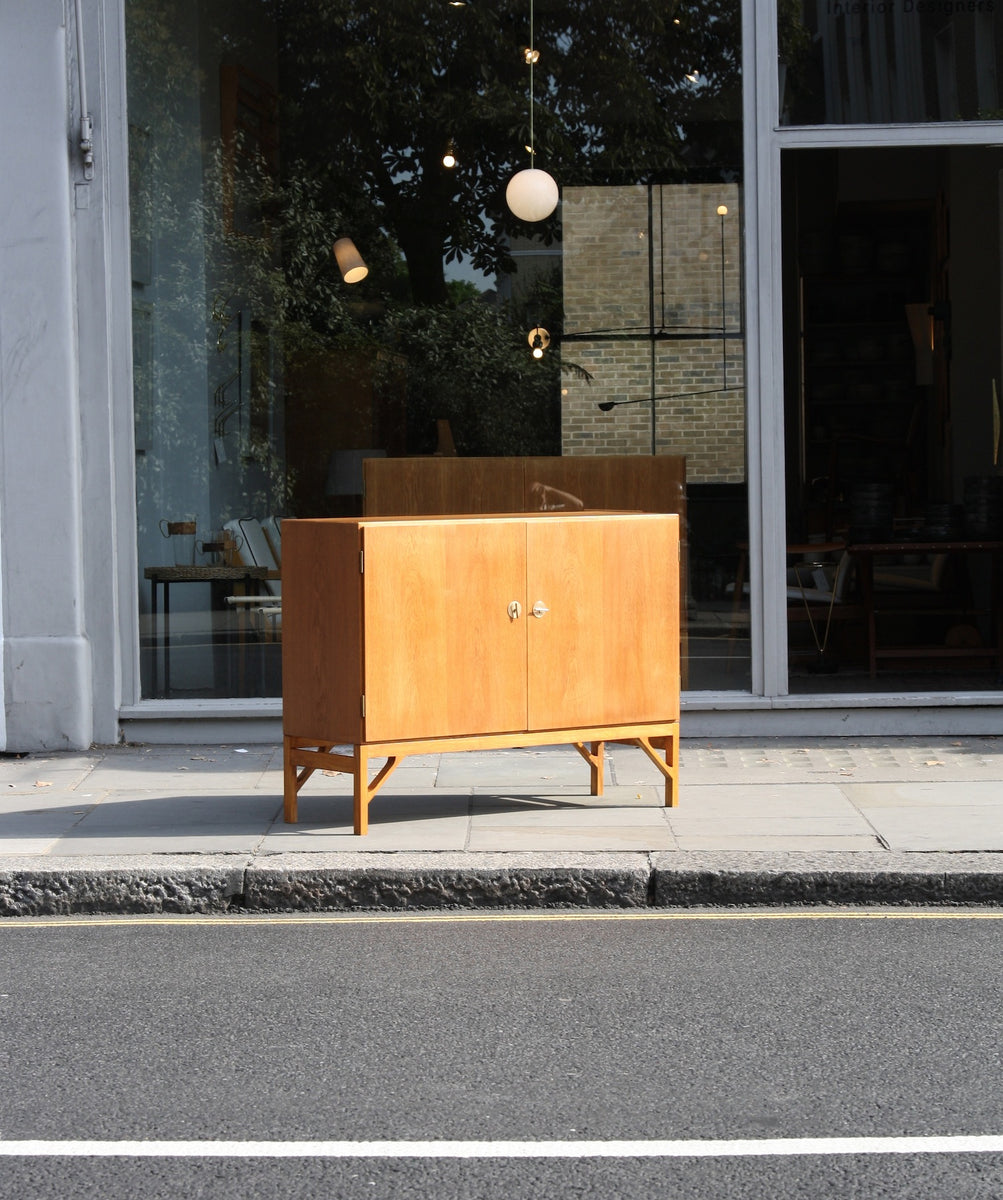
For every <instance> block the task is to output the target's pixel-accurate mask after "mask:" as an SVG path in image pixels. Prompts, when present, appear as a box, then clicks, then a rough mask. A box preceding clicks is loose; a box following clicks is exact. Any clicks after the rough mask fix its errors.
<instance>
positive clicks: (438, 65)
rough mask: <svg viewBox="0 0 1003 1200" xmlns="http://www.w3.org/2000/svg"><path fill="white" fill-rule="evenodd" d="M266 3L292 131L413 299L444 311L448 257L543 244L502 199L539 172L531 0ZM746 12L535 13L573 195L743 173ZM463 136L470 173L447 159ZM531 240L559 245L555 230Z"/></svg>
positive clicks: (550, 159)
mask: <svg viewBox="0 0 1003 1200" xmlns="http://www.w3.org/2000/svg"><path fill="white" fill-rule="evenodd" d="M267 2H268V3H269V5H270V11H271V12H273V14H274V16H275V20H276V25H277V28H278V31H279V38H280V50H281V53H282V56H283V62H284V64H285V68H286V69H285V72H284V77H283V92H284V97H285V99H286V101H287V102H288V105H289V107H288V111H287V118H286V120H287V127H286V130H285V134H284V136H291V137H292V138H293V140H294V143H295V145H296V147H297V151H298V152H299V153H301V154H302V153H304V151H305V148H306V147H310V149H311V152H312V153H313V152H316V153H318V154H319V157H320V159H321V160H323V161H325V162H327V163H329V164H330V165H331V177H330V178H331V185H332V186H333V187H335V188H337V189H338V190H339V192H340V193H341V194H342V196H344V198H345V199H344V203H343V205H342V206H343V207H345V208H346V209H348V210H350V211H352V212H353V214H354V215H357V216H358V218H359V220H360V221H368V222H369V223H370V224H372V223H375V224H377V225H379V226H380V227H382V228H383V229H384V230H386V231H387V232H388V233H389V234H390V236H391V237H392V238H393V239H394V241H395V242H396V243H397V245H399V246H400V248H401V250H402V252H403V254H404V256H405V259H406V261H407V266H408V273H409V277H410V283H411V289H412V294H413V298H414V300H415V301H416V302H419V303H441V302H444V301H445V300H446V298H447V296H446V290H445V283H444V279H443V262H444V261H446V262H451V261H454V260H456V259H459V258H462V257H465V256H469V257H470V258H471V259H472V261H473V265H474V266H475V267H477V268H478V269H481V270H485V271H488V272H491V271H494V270H496V269H498V268H499V267H503V268H506V267H508V268H510V267H511V262H510V260H509V259H508V258H507V243H506V237H507V235H508V234H510V233H512V232H521V233H523V234H525V233H526V232H528V231H529V227H527V226H525V225H521V223H520V222H518V221H516V220H515V218H513V217H511V215H510V214H508V213H507V210H506V209H505V206H504V202H503V193H504V188H505V184H506V183H507V181H508V179H509V178H510V176H511V175H512V173H513V172H514V171H515V170H517V169H519V168H521V167H525V166H528V165H529V157H528V155H527V153H526V151H525V150H524V146H525V143H526V142H527V141H528V139H529V106H528V74H527V68H526V66H525V63H524V61H523V57H522V55H521V53H520V48H521V47H523V46H525V44H526V39H527V37H528V6H527V4H526V2H525V0H500V2H497V3H493V4H491V5H482V4H468V5H465V6H462V7H452V6H450V5H445V4H434V5H433V4H428V3H427V0H395V2H394V3H393V4H359V3H354V2H353V0H267ZM739 8H740V6H739V3H738V0H704V2H702V3H700V4H696V5H687V6H683V5H679V4H675V3H671V2H669V3H653V2H652V0H621V2H620V3H618V4H616V5H610V4H609V3H608V0H565V2H563V3H562V2H558V0H537V4H536V36H535V41H536V43H537V46H536V48H538V49H539V50H540V60H539V62H538V63H537V64H536V66H535V68H534V72H535V83H534V93H535V96H536V101H537V103H536V109H535V113H536V117H535V134H536V151H537V155H536V159H535V160H534V161H535V163H536V165H538V166H542V167H545V168H546V169H547V170H548V171H550V172H551V173H552V174H554V175H555V176H556V177H557V179H558V180H559V182H561V183H562V184H572V183H576V184H586V183H589V184H600V183H604V182H611V183H624V182H634V181H636V180H638V179H649V178H652V179H653V178H657V179H659V180H661V181H663V182H665V181H678V182H682V181H687V182H700V181H705V180H707V179H720V178H723V177H731V178H733V177H734V176H735V175H736V173H737V172H738V169H739V164H740V162H741V142H740V125H739V118H740V112H741V105H740V77H739V51H740V12H739ZM687 76H691V77H695V79H696V82H693V79H692V78H687ZM450 138H452V139H453V141H454V143H455V145H456V148H457V154H458V156H459V160H460V166H459V167H458V168H456V169H454V170H448V169H446V168H444V167H443V166H442V162H441V159H442V153H443V149H444V147H445V145H446V143H447V141H448V140H449V139H450ZM349 197H351V198H352V199H351V200H350V199H349ZM485 217H487V218H488V220H487V222H486V221H485V219H484V218H485ZM532 228H533V231H534V232H537V233H542V235H543V236H544V237H545V238H548V239H552V238H553V237H554V236H555V231H556V220H555V219H552V220H551V221H549V222H547V223H546V227H545V228H542V229H541V228H540V227H539V226H534V227H532Z"/></svg>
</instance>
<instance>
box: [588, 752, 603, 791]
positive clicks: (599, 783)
mask: <svg viewBox="0 0 1003 1200" xmlns="http://www.w3.org/2000/svg"><path fill="white" fill-rule="evenodd" d="M605 752H606V743H605V742H593V743H592V757H591V758H590V759H589V774H590V776H591V779H590V783H591V785H592V795H593V796H601V795H602V788H603V761H604V758H605Z"/></svg>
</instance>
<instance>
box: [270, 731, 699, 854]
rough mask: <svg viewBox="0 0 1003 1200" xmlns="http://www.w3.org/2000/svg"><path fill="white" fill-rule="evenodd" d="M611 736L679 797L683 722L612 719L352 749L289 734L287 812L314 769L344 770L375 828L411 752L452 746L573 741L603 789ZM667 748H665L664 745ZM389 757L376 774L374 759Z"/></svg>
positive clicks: (668, 798)
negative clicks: (388, 788)
mask: <svg viewBox="0 0 1003 1200" xmlns="http://www.w3.org/2000/svg"><path fill="white" fill-rule="evenodd" d="M607 742H622V743H626V744H629V745H634V746H639V747H640V748H641V749H642V750H643V751H644V752H645V754H647V756H648V757H649V758H650V759H651V761H652V762H653V763H654V764H655V766H657V767H658V769H659V771H661V773H662V775H663V776H664V778H665V806H666V807H667V808H675V807H676V805H677V804H678V803H679V778H678V774H679V722H678V721H662V722H649V723H645V724H643V725H610V726H597V727H591V728H587V729H548V730H540V731H535V732H533V733H508V734H505V733H499V734H490V735H483V736H470V737H440V738H417V739H413V740H410V741H399V742H364V743H361V744H358V745H354V746H349V747H347V749H348V750H349V753H344V752H343V751H342V750H341V749H336V747H335V743H333V742H318V741H317V740H316V739H311V738H303V737H296V736H295V735H292V734H286V735H285V737H284V738H283V791H284V815H285V820H286V822H287V823H288V824H290V825H295V824H296V821H297V818H298V797H299V791H300V788H301V787H302V786H303V785H304V783H306V781H307V780H308V779H309V778H310V776H311V775H312V774H313V773H314V771H338V772H344V773H345V774H347V775H351V776H352V780H353V789H352V792H353V797H354V802H355V804H354V808H355V832H356V834H358V835H360V836H361V835H362V834H365V833H367V832H368V831H369V802H370V800H372V798H373V797H374V796H375V795H376V793H377V792H378V791H379V790H380V788H381V787H382V786H383V784H384V783H386V781H387V780H388V779H389V778H390V776H391V775H392V774H393V773H394V771H395V770H396V769H397V767H398V766H399V765H400V764H401V762H402V761H403V760H404V759H405V758H406V757H407V756H408V755H409V754H440V753H443V752H445V751H451V750H499V749H510V748H513V747H522V746H558V745H566V744H568V743H570V744H571V745H573V746H574V747H575V749H576V750H577V751H578V753H579V754H580V755H581V756H582V758H584V759H585V761H586V762H587V763H588V764H589V774H590V780H589V788H590V794H591V795H593V796H601V795H602V793H603V758H604V750H605V744H606V743H607ZM659 750H661V751H662V754H659V753H658V751H659ZM374 758H383V759H385V760H386V761H385V762H384V764H383V766H382V767H381V768H380V770H379V771H378V772H377V773H376V775H375V776H374V777H373V779H370V778H369V763H370V759H374Z"/></svg>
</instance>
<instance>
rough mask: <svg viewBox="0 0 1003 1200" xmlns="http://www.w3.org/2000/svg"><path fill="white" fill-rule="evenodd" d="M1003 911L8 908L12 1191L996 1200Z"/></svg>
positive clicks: (1002, 1087)
mask: <svg viewBox="0 0 1003 1200" xmlns="http://www.w3.org/2000/svg"><path fill="white" fill-rule="evenodd" d="M1001 917H1003V914H1000V913H993V914H978V913H952V914H946V915H931V914H929V913H917V914H906V913H902V912H896V913H894V914H890V915H884V914H874V913H872V914H869V915H865V916H853V915H848V914H844V913H833V912H827V913H815V914H795V913H789V912H779V911H777V910H771V911H770V912H769V913H763V914H749V913H745V912H743V913H738V912H733V913H714V914H706V915H697V914H694V913H692V912H687V913H679V914H674V913H650V912H649V913H646V914H644V915H643V916H636V915H629V914H623V913H618V914H602V915H599V914H573V915H572V914H568V915H567V916H566V917H565V918H564V919H561V918H559V917H556V916H553V915H551V916H549V917H545V918H542V919H541V917H539V916H537V917H533V918H527V917H526V916H511V917H508V916H501V915H499V914H490V915H488V914H484V915H476V914H475V915H473V916H471V915H463V916H450V915H448V914H436V915H430V916H428V917H426V918H418V919H416V918H414V917H411V918H407V917H391V918H386V919H373V918H367V917H344V916H340V917H331V918H324V917H319V918H312V919H309V920H303V919H299V920H296V919H288V918H273V919H266V918H240V917H230V918H225V919H222V920H218V921H208V920H198V919H196V920H191V919H189V920H182V919H178V920H171V919H167V918H159V919H156V920H141V919H137V920H125V919H118V920H115V919H111V920H107V921H104V922H102V921H95V920H88V919H82V920H81V921H79V922H71V923H59V922H54V921H49V922H42V921H39V922H25V921H7V922H0V1073H2V1079H0V1083H2V1092H0V1195H2V1196H4V1197H8V1196H9V1197H18V1198H19V1200H20V1198H22V1197H24V1198H31V1200H42V1198H45V1200H48V1198H49V1197H52V1198H56V1197H58V1198H59V1200H75V1198H76V1197H85V1196H87V1197H91V1196H100V1197H102V1200H111V1198H115V1197H120V1196H121V1197H130V1198H133V1197H143V1198H144V1200H145V1198H148V1200H154V1198H158V1197H168V1196H169V1197H171V1198H172V1200H177V1197H185V1198H188V1197H202V1196H206V1197H227V1198H229V1197H234V1198H237V1197H239V1198H240V1200H255V1198H258V1197H260V1198H265V1197H283V1198H285V1197H298V1196H304V1197H323V1198H325V1200H329V1198H336V1197H353V1198H354V1197H368V1198H371V1200H372V1198H383V1197H394V1198H395V1200H408V1198H410V1197H422V1198H425V1197H435V1198H436V1200H449V1198H451V1197H458V1198H463V1200H471V1198H478V1197H504V1198H505V1200H522V1198H523V1197H525V1198H526V1200H529V1198H530V1197H532V1198H533V1200H541V1198H548V1200H549V1198H551V1197H555V1198H557V1197H561V1198H563V1197H581V1196H595V1197H620V1196H625V1197H627V1196H629V1197H631V1198H632V1200H640V1198H644V1197H649V1196H651V1197H655V1196H657V1197H687V1198H689V1197H708V1198H717V1197H726V1198H727V1200H742V1198H744V1197H750V1198H751V1197H756V1198H757V1200H759V1198H761V1197H763V1196H770V1197H771V1200H783V1198H786V1197H799V1198H800V1197H805V1196H811V1197H830V1196H831V1197H858V1196H859V1197H862V1198H864V1197H866V1198H867V1200H875V1198H877V1197H881V1198H885V1197H900V1196H901V1197H910V1200H912V1198H915V1197H923V1200H937V1198H939V1197H944V1198H945V1200H948V1198H949V1200H962V1198H966V1197H986V1198H987V1200H988V1198H990V1197H991V1198H992V1200H998V1198H999V1197H1000V1196H1001V1195H1003V1139H1001V1136H1000V1135H1003V1071H1001V1047H1003V1004H1001V991H1003V984H1001V979H1003V919H1000V918H1001ZM960 1135H968V1136H993V1137H995V1138H996V1139H997V1141H996V1143H995V1149H994V1150H993V1151H992V1152H988V1153H985V1152H971V1153H958V1152H955V1151H954V1150H953V1148H952V1147H953V1143H949V1144H948V1146H947V1147H946V1148H945V1147H943V1146H940V1145H939V1144H937V1143H933V1142H924V1143H923V1144H922V1147H921V1148H922V1152H917V1150H916V1148H915V1147H914V1148H913V1149H912V1150H910V1151H909V1152H888V1149H887V1147H886V1148H885V1150H884V1152H881V1153H873V1152H872V1151H873V1149H874V1147H873V1145H872V1144H870V1143H866V1142H862V1143H856V1142H854V1143H853V1144H852V1146H853V1148H854V1152H852V1153H840V1154H835V1153H828V1152H827V1153H817V1152H813V1151H812V1149H811V1147H809V1146H807V1145H806V1144H805V1143H803V1142H800V1141H797V1142H793V1143H792V1142H789V1141H786V1139H806V1138H854V1139H856V1138H864V1139H867V1138H875V1137H889V1138H895V1139H901V1138H903V1137H921V1138H925V1139H930V1138H938V1137H957V1136H960ZM68 1139H82V1140H84V1141H85V1142H87V1143H88V1145H87V1146H85V1147H83V1150H84V1151H85V1154H86V1156H85V1157H71V1156H68V1155H67V1154H66V1150H67V1147H66V1145H65V1142H66V1141H67V1140H68ZM402 1139H403V1140H408V1141H409V1142H417V1143H421V1144H425V1143H432V1144H431V1145H427V1144H426V1145H424V1148H423V1151H422V1152H423V1153H427V1154H428V1155H429V1157H423V1158H416V1157H411V1156H409V1155H402V1154H401V1153H400V1152H399V1148H394V1147H388V1146H387V1145H386V1143H387V1142H388V1141H397V1140H402ZM620 1139H630V1140H635V1141H640V1142H643V1143H644V1147H645V1150H644V1151H643V1152H644V1153H650V1154H651V1155H652V1156H651V1157H638V1156H637V1155H636V1154H629V1153H620V1152H619V1151H617V1150H616V1148H615V1147H614V1148H613V1150H614V1152H615V1154H616V1156H614V1157H599V1156H598V1155H600V1154H602V1153H603V1152H604V1148H605V1151H606V1152H608V1151H609V1150H610V1146H609V1143H610V1141H611V1140H620ZM683 1139H687V1140H688V1139H696V1140H698V1141H699V1142H700V1143H701V1145H702V1146H703V1148H704V1149H705V1150H706V1151H707V1152H708V1153H707V1156H706V1157H697V1156H696V1155H695V1154H694V1153H693V1151H692V1147H691V1148H690V1149H689V1150H688V1151H687V1148H686V1147H683V1148H680V1147H678V1146H676V1145H673V1144H672V1143H675V1142H678V1141H679V1140H683ZM717 1139H724V1140H734V1139H746V1140H752V1141H753V1142H754V1143H755V1144H756V1146H758V1147H759V1148H760V1149H762V1148H763V1143H764V1140H768V1141H770V1142H771V1143H772V1144H773V1145H774V1147H776V1143H773V1139H785V1141H784V1142H783V1143H781V1145H780V1148H782V1149H783V1150H784V1151H785V1152H784V1153H778V1152H775V1151H774V1152H771V1153H768V1154H757V1155H750V1154H749V1153H748V1152H747V1150H748V1148H747V1147H745V1148H743V1147H738V1148H735V1147H732V1148H731V1149H730V1150H729V1149H728V1148H727V1147H725V1148H721V1147H714V1146H709V1147H708V1146H707V1143H708V1142H711V1141H714V1140H717ZM151 1140H152V1141H156V1142H163V1141H168V1140H169V1141H184V1142H190V1141H192V1140H194V1141H199V1142H211V1143H213V1145H211V1146H206V1147H204V1149H205V1150H206V1151H208V1153H202V1149H203V1148H202V1147H196V1148H195V1156H194V1157H178V1148H177V1147H174V1148H173V1149H172V1148H164V1147H159V1148H158V1147H153V1149H154V1150H156V1151H157V1153H156V1154H155V1155H154V1156H151V1157H138V1156H137V1154H138V1153H139V1151H141V1150H142V1149H143V1148H144V1147H142V1146H136V1145H134V1144H133V1143H148V1142H150V1141H151ZM304 1140H307V1141H317V1142H323V1143H325V1146H322V1147H307V1148H306V1149H307V1151H308V1153H307V1154H306V1155H305V1156H303V1157H276V1155H278V1154H287V1153H290V1152H291V1151H295V1150H296V1149H297V1144H298V1143H302V1142H303V1141H304ZM221 1141H227V1142H234V1141H236V1142H239V1143H241V1144H242V1145H241V1147H239V1148H237V1149H236V1151H235V1148H234V1147H232V1146H231V1147H224V1146H221V1145H219V1143H220V1142H221ZM360 1141H365V1142H375V1143H377V1145H376V1146H374V1147H372V1146H371V1147H369V1148H368V1152H367V1154H366V1155H360V1154H356V1153H355V1150H356V1149H357V1147H355V1146H348V1147H346V1146H345V1145H344V1143H346V1142H347V1143H357V1142H360ZM544 1141H555V1142H558V1143H560V1144H561V1145H562V1146H564V1144H565V1143H568V1142H574V1143H587V1145H585V1146H584V1147H578V1148H577V1149H575V1150H574V1153H573V1154H572V1156H571V1157H567V1158H551V1157H542V1156H540V1155H538V1154H533V1148H532V1147H528V1148H527V1147H526V1145H525V1144H526V1143H527V1142H534V1143H540V1142H544ZM11 1142H31V1143H32V1145H31V1147H30V1149H31V1151H32V1153H27V1150H28V1149H29V1147H26V1146H25V1147H18V1148H17V1149H18V1151H19V1152H18V1153H17V1154H10V1153H8V1152H7V1150H8V1149H9V1148H10V1145H9V1144H10V1143H11ZM96 1142H112V1143H114V1145H112V1146H110V1147H109V1146H97V1145H95V1144H94V1143H96ZM261 1142H267V1143H269V1144H270V1145H269V1146H267V1147H262V1146H260V1145H259V1143H261ZM456 1142H461V1143H466V1142H478V1143H483V1142H488V1143H491V1144H492V1145H491V1146H490V1147H488V1148H487V1149H485V1148H484V1147H483V1146H482V1147H480V1149H479V1152H478V1147H465V1146H459V1147H457V1146H456V1145H455V1143H456ZM499 1142H506V1143H513V1145H510V1146H504V1147H499V1146H498V1145H497V1143H499ZM36 1143H37V1144H36ZM246 1143H254V1145H251V1146H247V1145H246ZM330 1143H335V1144H334V1145H331V1144H330ZM443 1143H450V1147H447V1148H444V1147H443ZM276 1144H277V1145H276ZM890 1145H892V1146H893V1147H894V1149H895V1150H897V1151H901V1150H903V1149H905V1145H904V1144H903V1143H900V1142H897V1141H896V1142H895V1143H892V1144H890ZM298 1148H299V1149H302V1147H298ZM146 1149H150V1147H146ZM187 1149H188V1151H189V1152H190V1151H191V1148H190V1147H189V1148H187ZM358 1149H361V1148H358ZM565 1149H567V1147H565ZM816 1149H817V1147H816ZM235 1152H239V1153H243V1154H247V1155H248V1157H234V1156H233V1154H234V1153H235ZM447 1153H456V1154H458V1155H461V1157H445V1154H447ZM525 1153H530V1154H533V1156H531V1157H517V1155H520V1154H525ZM489 1155H497V1156H496V1157H491V1156H489Z"/></svg>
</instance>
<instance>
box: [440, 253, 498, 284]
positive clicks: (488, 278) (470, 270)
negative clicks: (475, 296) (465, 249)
mask: <svg viewBox="0 0 1003 1200" xmlns="http://www.w3.org/2000/svg"><path fill="white" fill-rule="evenodd" d="M444 266H445V269H446V278H447V279H465V280H468V281H469V282H470V283H475V284H476V285H477V287H479V288H480V290H481V291H482V292H484V291H487V290H488V289H489V288H493V287H494V286H495V277H494V275H485V274H484V272H483V271H478V270H477V268H476V267H475V266H474V265H473V263H472V262H471V261H470V258H469V257H468V256H466V255H464V258H463V262H455V261H454V262H448V263H445V264H444Z"/></svg>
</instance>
